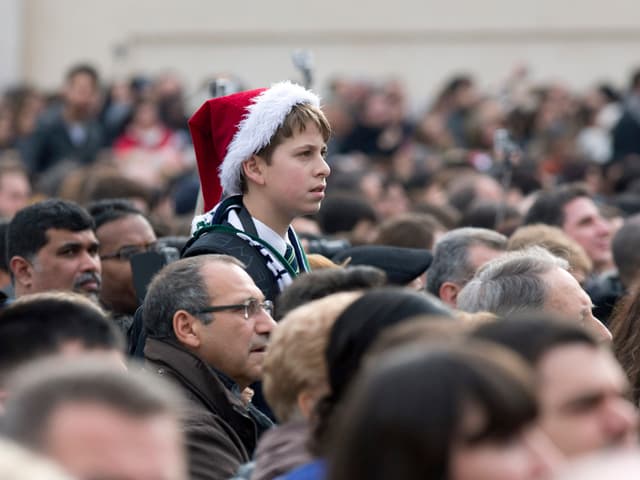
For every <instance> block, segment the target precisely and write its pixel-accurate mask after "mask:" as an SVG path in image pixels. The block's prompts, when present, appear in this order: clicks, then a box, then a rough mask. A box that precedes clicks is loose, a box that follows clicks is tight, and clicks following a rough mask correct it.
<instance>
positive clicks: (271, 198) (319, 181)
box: [262, 122, 331, 223]
mask: <svg viewBox="0 0 640 480" xmlns="http://www.w3.org/2000/svg"><path fill="white" fill-rule="evenodd" d="M326 150H327V146H326V144H325V142H324V138H323V137H322V134H321V133H320V130H319V129H318V127H317V126H316V125H315V124H313V123H311V122H309V123H307V125H306V128H305V130H304V131H302V132H297V133H295V134H294V135H293V137H291V138H287V139H285V140H284V142H282V143H281V144H280V145H278V146H277V147H276V148H275V150H274V151H273V154H272V155H271V162H270V163H269V164H266V162H264V164H263V165H262V180H263V182H264V183H263V189H262V191H263V193H264V200H265V202H268V204H269V207H270V208H272V209H273V210H272V211H276V212H280V214H281V215H282V216H283V217H282V218H288V220H287V223H288V222H290V221H291V220H293V218H295V217H297V216H300V215H308V214H313V213H316V212H317V211H318V209H319V208H320V203H321V202H322V199H323V198H324V194H325V188H326V179H327V177H328V176H329V173H331V169H330V168H329V165H328V164H327V162H326V161H325V159H324V155H325V154H326Z"/></svg>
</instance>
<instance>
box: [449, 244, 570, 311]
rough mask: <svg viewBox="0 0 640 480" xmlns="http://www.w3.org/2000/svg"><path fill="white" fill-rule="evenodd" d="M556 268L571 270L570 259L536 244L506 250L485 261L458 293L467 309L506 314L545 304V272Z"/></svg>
mask: <svg viewBox="0 0 640 480" xmlns="http://www.w3.org/2000/svg"><path fill="white" fill-rule="evenodd" d="M554 268H562V269H564V270H568V269H569V264H568V262H567V261H566V260H564V259H562V258H559V257H556V256H555V255H553V254H551V253H550V252H549V251H548V250H546V249H544V248H542V247H538V246H534V247H529V248H526V249H523V250H515V251H513V252H509V253H506V254H505V255H502V256H501V257H498V258H495V259H493V260H491V261H489V262H487V263H486V264H484V265H483V266H482V267H481V268H480V269H479V270H478V271H477V272H476V274H475V276H474V277H473V279H472V280H471V281H470V282H469V283H467V285H466V286H465V287H464V288H463V289H462V290H461V291H460V293H459V294H458V300H457V306H458V308H459V309H460V310H463V311H465V312H491V313H495V314H496V315H501V316H506V315H510V314H513V313H516V312H521V311H529V310H537V309H541V308H542V307H544V303H545V300H546V296H547V288H546V285H545V282H544V281H543V279H542V278H541V275H544V274H545V273H547V272H549V271H551V270H553V269H554Z"/></svg>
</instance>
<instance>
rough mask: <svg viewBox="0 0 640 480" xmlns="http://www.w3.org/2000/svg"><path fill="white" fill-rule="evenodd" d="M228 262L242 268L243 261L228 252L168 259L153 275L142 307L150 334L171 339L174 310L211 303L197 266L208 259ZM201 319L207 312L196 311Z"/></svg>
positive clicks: (208, 316) (193, 309)
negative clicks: (165, 264)
mask: <svg viewBox="0 0 640 480" xmlns="http://www.w3.org/2000/svg"><path fill="white" fill-rule="evenodd" d="M212 262H219V263H228V264H233V265H237V266H239V267H241V268H242V269H244V264H243V263H242V262H241V261H240V260H238V259H236V258H234V257H231V256H229V255H213V254H208V255H196V256H194V257H187V258H183V259H180V260H177V261H175V262H172V263H170V264H169V265H167V266H166V267H164V268H163V269H162V270H160V272H158V274H157V275H156V276H155V277H153V280H152V281H151V284H150V285H149V289H148V290H147V295H146V297H145V299H144V305H143V308H142V319H143V322H144V328H145V331H146V333H147V335H148V336H149V337H151V338H172V339H175V333H174V331H173V315H174V314H175V313H176V312H177V311H178V310H185V311H187V312H197V311H199V310H203V309H205V308H207V307H209V306H210V305H211V301H212V300H213V299H212V298H210V297H209V291H208V289H207V285H206V282H205V279H204V278H203V277H202V274H201V270H202V267H204V266H205V265H206V264H208V263H212ZM200 318H201V319H202V321H203V322H205V323H208V322H209V321H211V318H212V316H211V314H204V315H200Z"/></svg>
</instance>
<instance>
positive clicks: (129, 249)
mask: <svg viewBox="0 0 640 480" xmlns="http://www.w3.org/2000/svg"><path fill="white" fill-rule="evenodd" d="M157 246H158V244H157V242H151V243H147V244H146V245H125V246H124V247H122V248H120V249H119V250H118V251H117V252H116V253H110V254H107V255H100V260H110V259H112V258H115V259H118V260H121V261H123V262H128V261H129V260H131V257H133V256H134V255H138V254H139V253H145V252H149V251H151V250H155V249H156V247H157Z"/></svg>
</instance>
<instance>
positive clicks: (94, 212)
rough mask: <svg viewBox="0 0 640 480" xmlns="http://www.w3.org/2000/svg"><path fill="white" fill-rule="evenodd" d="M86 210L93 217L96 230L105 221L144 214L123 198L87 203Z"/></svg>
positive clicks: (109, 221)
mask: <svg viewBox="0 0 640 480" xmlns="http://www.w3.org/2000/svg"><path fill="white" fill-rule="evenodd" d="M87 211H88V212H89V214H90V215H91V216H92V217H93V221H94V222H95V224H96V230H97V229H98V228H100V227H101V226H102V225H104V224H105V223H111V222H115V221H116V220H120V219H121V218H124V217H128V216H130V215H142V216H144V214H143V213H142V212H141V211H140V210H139V209H137V208H136V207H135V205H134V204H133V203H132V202H131V201H129V200H126V199H124V198H111V199H106V200H98V201H96V202H92V203H90V204H88V205H87Z"/></svg>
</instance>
